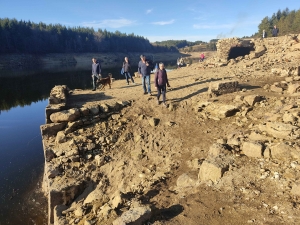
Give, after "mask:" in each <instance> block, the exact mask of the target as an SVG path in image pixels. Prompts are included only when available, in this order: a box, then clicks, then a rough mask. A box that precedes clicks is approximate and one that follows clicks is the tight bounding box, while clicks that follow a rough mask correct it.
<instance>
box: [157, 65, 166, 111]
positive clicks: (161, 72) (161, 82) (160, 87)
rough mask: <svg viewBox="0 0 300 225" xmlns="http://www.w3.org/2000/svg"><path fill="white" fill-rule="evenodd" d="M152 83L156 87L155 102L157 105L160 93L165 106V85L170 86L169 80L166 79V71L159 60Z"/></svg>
mask: <svg viewBox="0 0 300 225" xmlns="http://www.w3.org/2000/svg"><path fill="white" fill-rule="evenodd" d="M154 84H155V88H156V89H157V104H158V105H159V103H160V102H159V98H160V95H161V94H162V96H163V105H164V106H165V107H167V105H166V89H167V87H166V85H167V86H168V87H170V84H169V81H168V75H167V71H166V70H165V66H164V64H163V63H162V62H161V63H159V69H158V71H157V72H156V73H155V78H154Z"/></svg>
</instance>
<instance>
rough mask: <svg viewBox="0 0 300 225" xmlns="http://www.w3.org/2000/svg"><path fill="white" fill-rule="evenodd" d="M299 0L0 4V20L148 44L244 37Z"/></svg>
mask: <svg viewBox="0 0 300 225" xmlns="http://www.w3.org/2000/svg"><path fill="white" fill-rule="evenodd" d="M286 7H288V8H289V9H290V10H299V9H300V1H299V0H238V1H237V0H205V1H204V0H152V1H150V0H146V1H141V0H139V1H138V0H127V1H125V0H123V1H121V0H0V18H6V17H7V18H10V19H12V18H15V19H17V20H25V21H28V20H30V21H32V22H35V23H39V22H43V23H46V24H50V23H52V24H57V23H59V24H62V25H65V26H67V27H76V26H81V27H93V28H94V29H95V30H96V31H97V30H98V28H101V29H106V30H108V31H112V32H114V31H116V30H118V31H120V32H122V33H127V34H129V33H134V34H136V35H140V36H144V37H145V38H148V39H149V40H150V41H151V42H154V41H162V40H171V39H172V40H188V41H197V40H201V41H209V40H211V39H215V38H228V37H243V36H250V35H252V34H254V33H255V32H257V31H258V24H259V23H260V22H261V20H262V19H263V18H264V17H266V16H269V17H270V16H272V14H273V13H276V12H277V11H278V9H281V10H283V9H285V8H286Z"/></svg>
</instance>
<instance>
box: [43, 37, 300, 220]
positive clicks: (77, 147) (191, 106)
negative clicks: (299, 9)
mask: <svg viewBox="0 0 300 225" xmlns="http://www.w3.org/2000/svg"><path fill="white" fill-rule="evenodd" d="M299 40H300V35H298V34H296V35H287V36H283V37H278V38H266V39H256V40H248V41H247V42H245V41H244V40H239V39H236V38H232V39H222V40H220V41H219V42H218V51H217V53H216V54H215V55H214V56H211V57H210V58H207V59H206V60H205V61H204V62H201V63H194V64H192V65H190V66H188V67H183V68H181V69H177V70H174V71H171V72H169V73H168V76H169V82H170V85H171V88H170V89H168V92H167V107H163V106H162V105H161V104H160V105H158V104H157V100H156V96H155V94H156V91H154V86H153V83H152V90H153V92H152V94H153V95H152V96H148V95H143V90H142V87H141V85H140V83H141V82H140V79H139V78H135V81H136V84H130V85H127V84H126V82H125V81H124V80H116V81H114V82H113V84H112V89H108V88H106V89H105V90H103V91H96V92H92V91H91V90H77V89H75V90H69V89H68V87H66V86H65V85H63V84H62V85H58V86H56V87H54V88H53V89H52V91H51V93H50V98H49V105H48V106H47V108H46V120H47V123H46V124H45V125H42V126H41V133H42V137H43V146H44V154H45V171H44V181H43V191H44V193H45V195H46V196H47V198H48V214H49V216H48V217H49V224H55V225H58V224H80V225H89V224H114V225H119V224H120V225H121V224H153V225H159V224H172V225H174V224H178V225H179V224H298V221H299V218H300V213H299V209H300V175H299V169H300V142H299V137H300V124H299V121H300V98H299V96H300V43H299ZM239 47H241V48H242V47H244V48H250V50H249V52H248V54H245V51H244V50H245V49H236V48H239ZM233 49H235V50H234V51H235V54H239V53H240V55H235V56H236V57H234V58H230V57H229V55H230V51H232V50H233ZM246 50H247V49H246ZM152 79H153V76H152Z"/></svg>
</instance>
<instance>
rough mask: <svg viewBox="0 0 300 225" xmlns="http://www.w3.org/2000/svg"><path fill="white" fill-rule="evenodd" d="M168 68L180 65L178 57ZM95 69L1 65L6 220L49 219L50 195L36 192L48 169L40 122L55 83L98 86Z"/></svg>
mask: <svg viewBox="0 0 300 225" xmlns="http://www.w3.org/2000/svg"><path fill="white" fill-rule="evenodd" d="M166 68H167V69H174V68H176V62H169V63H168V64H166ZM10 73H12V74H13V76H10ZM18 73H19V75H18ZM90 73H91V72H90V70H85V71H72V70H70V71H65V72H55V71H50V72H49V71H48V72H47V71H40V72H36V73H32V71H30V73H29V72H28V74H30V75H26V71H1V70H0V225H4V224H5V225H6V224H13V225H17V224H20V225H25V224H30V225H31V224H38V225H40V224H44V223H45V221H47V218H46V216H47V212H46V210H47V209H46V207H47V206H46V198H44V197H43V196H41V194H40V195H35V194H33V193H32V192H33V190H34V189H40V184H41V178H42V174H43V166H44V154H43V147H42V138H41V133H40V125H42V124H45V107H46V106H47V105H48V97H49V94H50V90H51V89H52V88H53V87H54V86H55V85H63V84H65V85H67V86H68V87H69V88H70V89H75V88H76V89H89V88H92V82H91V74H90ZM108 73H112V74H113V77H114V78H116V79H124V77H123V76H122V75H120V68H113V69H103V71H102V75H103V76H104V77H105V76H107V74H108ZM24 74H25V75H24Z"/></svg>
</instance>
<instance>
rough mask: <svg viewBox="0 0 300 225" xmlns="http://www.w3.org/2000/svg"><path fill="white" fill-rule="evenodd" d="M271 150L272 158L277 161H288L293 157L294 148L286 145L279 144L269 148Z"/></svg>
mask: <svg viewBox="0 0 300 225" xmlns="http://www.w3.org/2000/svg"><path fill="white" fill-rule="evenodd" d="M269 147H270V150H271V156H272V158H275V159H287V158H290V157H291V151H292V147H291V146H289V145H287V144H285V143H278V144H276V145H272V146H269Z"/></svg>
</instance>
